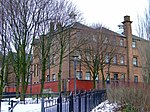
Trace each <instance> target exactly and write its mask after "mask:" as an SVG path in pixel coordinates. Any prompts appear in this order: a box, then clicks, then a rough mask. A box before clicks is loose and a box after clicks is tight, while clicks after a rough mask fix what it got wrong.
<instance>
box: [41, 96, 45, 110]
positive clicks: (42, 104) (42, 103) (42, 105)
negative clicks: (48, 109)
mask: <svg viewBox="0 0 150 112" xmlns="http://www.w3.org/2000/svg"><path fill="white" fill-rule="evenodd" d="M41 112H45V109H44V98H43V97H42V102H41Z"/></svg>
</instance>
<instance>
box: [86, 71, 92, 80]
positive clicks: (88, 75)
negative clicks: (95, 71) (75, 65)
mask: <svg viewBox="0 0 150 112" xmlns="http://www.w3.org/2000/svg"><path fill="white" fill-rule="evenodd" d="M90 79H91V73H90V72H86V74H85V80H90Z"/></svg>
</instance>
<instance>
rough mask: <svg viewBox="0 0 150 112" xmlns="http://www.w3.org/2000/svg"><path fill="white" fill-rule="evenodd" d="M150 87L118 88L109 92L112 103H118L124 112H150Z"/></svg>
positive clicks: (113, 88)
mask: <svg viewBox="0 0 150 112" xmlns="http://www.w3.org/2000/svg"><path fill="white" fill-rule="evenodd" d="M149 93H150V85H147V86H144V87H143V88H142V87H139V86H128V87H126V86H116V87H111V88H110V89H109V91H108V92H107V95H108V100H109V101H110V102H114V103H118V104H119V105H120V106H121V110H122V111H123V112H149V111H150V103H149V102H150V97H149Z"/></svg>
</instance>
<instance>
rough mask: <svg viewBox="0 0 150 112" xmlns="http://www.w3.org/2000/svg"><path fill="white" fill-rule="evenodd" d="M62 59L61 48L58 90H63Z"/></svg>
mask: <svg viewBox="0 0 150 112" xmlns="http://www.w3.org/2000/svg"><path fill="white" fill-rule="evenodd" d="M62 60H63V51H62V49H61V54H60V61H59V72H58V92H61V73H62Z"/></svg>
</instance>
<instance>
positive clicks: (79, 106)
mask: <svg viewBox="0 0 150 112" xmlns="http://www.w3.org/2000/svg"><path fill="white" fill-rule="evenodd" d="M78 112H81V93H80V92H79V95H78Z"/></svg>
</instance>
